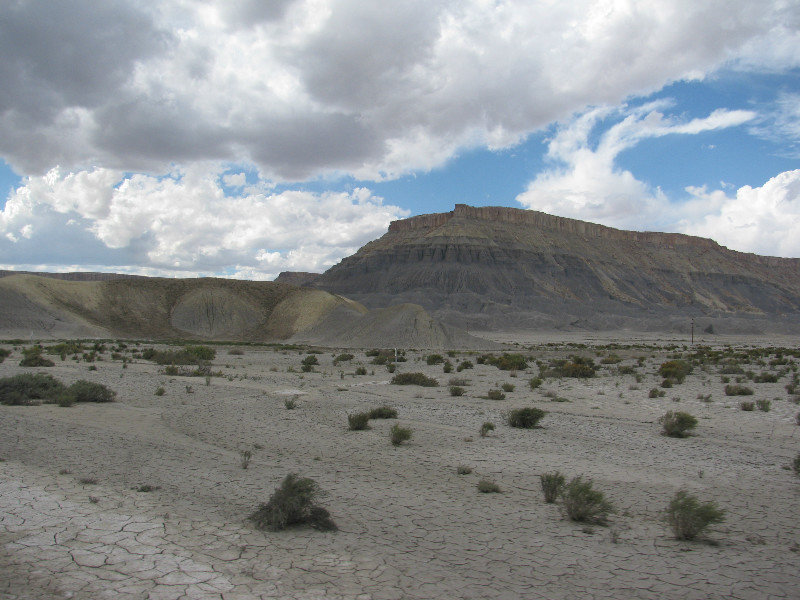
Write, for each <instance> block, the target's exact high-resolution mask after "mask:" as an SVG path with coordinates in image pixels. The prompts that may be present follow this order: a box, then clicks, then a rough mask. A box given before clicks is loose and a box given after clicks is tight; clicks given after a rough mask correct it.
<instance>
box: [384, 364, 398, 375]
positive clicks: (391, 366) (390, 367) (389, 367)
mask: <svg viewBox="0 0 800 600" xmlns="http://www.w3.org/2000/svg"><path fill="white" fill-rule="evenodd" d="M395 369H397V365H395V364H394V363H389V364H387V365H386V370H387V371H389V373H394V372H395Z"/></svg>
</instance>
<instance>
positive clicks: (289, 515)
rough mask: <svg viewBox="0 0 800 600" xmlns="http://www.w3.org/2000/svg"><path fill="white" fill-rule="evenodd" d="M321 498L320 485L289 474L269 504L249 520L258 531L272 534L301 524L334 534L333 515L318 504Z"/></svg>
mask: <svg viewBox="0 0 800 600" xmlns="http://www.w3.org/2000/svg"><path fill="white" fill-rule="evenodd" d="M320 494H321V492H320V489H319V485H318V484H317V483H316V482H315V481H314V480H312V479H309V478H308V477H300V476H298V475H297V474H296V473H290V474H289V475H287V476H286V477H285V478H284V480H283V482H281V485H280V486H279V487H278V488H277V489H276V490H275V492H273V494H272V496H270V498H269V501H268V502H267V503H266V504H262V505H261V506H259V507H258V509H257V510H256V511H255V512H254V513H253V514H252V515H250V517H249V518H250V520H251V521H253V522H254V523H255V525H256V527H257V528H258V529H269V530H271V531H279V530H281V529H286V528H287V527H289V526H291V525H299V524H308V525H311V527H314V528H315V529H320V530H323V531H335V530H336V529H337V527H336V524H335V523H334V522H333V520H332V519H331V516H330V513H329V512H328V511H327V510H326V509H325V508H323V507H322V506H320V505H318V504H317V502H316V501H317V497H318V496H319V495H320Z"/></svg>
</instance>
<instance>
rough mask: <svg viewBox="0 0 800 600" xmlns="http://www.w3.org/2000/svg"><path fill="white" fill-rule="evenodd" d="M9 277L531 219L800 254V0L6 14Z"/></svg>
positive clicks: (242, 5)
mask: <svg viewBox="0 0 800 600" xmlns="http://www.w3.org/2000/svg"><path fill="white" fill-rule="evenodd" d="M0 82H2V86H0V269H15V270H33V271H76V270H80V271H106V272H124V273H138V274H144V275H158V276H168V277H195V276H221V277H236V278H246V279H259V280H265V279H266V280H269V279H273V278H275V277H276V276H277V275H278V273H280V272H281V271H312V272H322V271H324V270H325V269H327V268H329V267H330V266H332V265H334V264H336V263H337V262H338V261H339V260H341V259H342V258H343V257H345V256H348V255H350V254H353V253H354V252H355V251H356V250H357V249H358V248H359V247H361V246H362V245H364V244H365V243H367V242H368V241H370V240H372V239H375V238H378V237H380V236H381V235H383V234H384V233H385V232H386V229H387V227H388V225H389V223H390V222H391V221H392V220H395V219H401V218H406V217H409V216H412V215H417V214H425V213H435V212H446V211H449V210H452V209H453V205H454V204H456V203H463V204H470V205H473V206H510V207H516V208H526V209H532V210H539V211H544V212H547V213H550V214H554V215H559V216H564V217H570V218H576V219H581V220H585V221H591V222H595V223H602V224H605V225H608V226H611V227H617V228H622V229H631V230H638V231H645V230H649V231H671V232H680V233H687V234H691V235H698V236H703V237H709V238H712V239H714V240H716V241H717V242H719V243H720V244H722V245H724V246H727V247H729V248H732V249H735V250H739V251H742V252H755V253H758V254H766V255H773V256H787V257H800V0H763V1H761V2H753V1H752V0H701V1H698V0H639V1H634V0H572V1H570V2H558V1H554V0H540V1H536V2H532V1H530V0H424V1H422V0H402V1H394V0H384V1H382V2H363V1H360V0H272V1H265V0H207V1H199V0H160V1H158V2H141V1H139V0H95V1H90V0H65V1H63V2H48V1H45V0H38V1H37V0H6V1H5V2H3V3H2V5H0Z"/></svg>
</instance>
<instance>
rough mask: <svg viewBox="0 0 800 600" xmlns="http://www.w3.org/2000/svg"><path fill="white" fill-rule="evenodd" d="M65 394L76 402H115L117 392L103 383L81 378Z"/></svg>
mask: <svg viewBox="0 0 800 600" xmlns="http://www.w3.org/2000/svg"><path fill="white" fill-rule="evenodd" d="M64 393H65V394H67V395H69V396H70V397H72V400H73V401H74V402H113V401H114V398H115V397H116V395H117V393H116V392H115V391H113V390H110V389H108V388H107V387H106V386H104V385H103V384H101V383H94V382H92V381H86V380H85V379H79V380H78V381H76V382H75V383H73V384H72V385H71V386H69V387H68V388H67V389H66V391H65V392H64Z"/></svg>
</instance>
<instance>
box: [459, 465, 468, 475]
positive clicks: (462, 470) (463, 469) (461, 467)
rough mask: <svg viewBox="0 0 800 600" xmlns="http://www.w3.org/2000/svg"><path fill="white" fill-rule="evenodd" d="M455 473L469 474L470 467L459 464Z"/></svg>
mask: <svg viewBox="0 0 800 600" xmlns="http://www.w3.org/2000/svg"><path fill="white" fill-rule="evenodd" d="M456 473H458V474H459V475H469V474H470V473H472V467H467V466H465V465H459V467H458V468H457V469H456Z"/></svg>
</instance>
